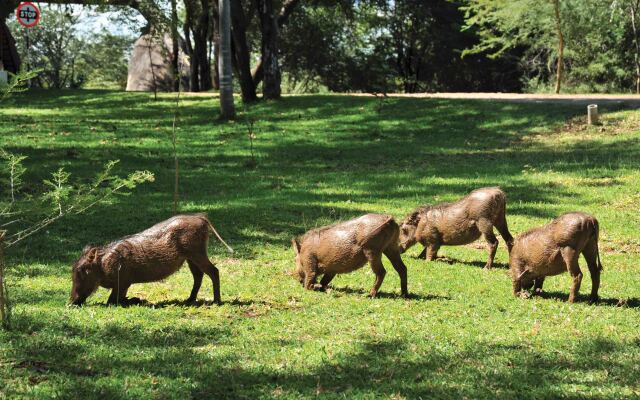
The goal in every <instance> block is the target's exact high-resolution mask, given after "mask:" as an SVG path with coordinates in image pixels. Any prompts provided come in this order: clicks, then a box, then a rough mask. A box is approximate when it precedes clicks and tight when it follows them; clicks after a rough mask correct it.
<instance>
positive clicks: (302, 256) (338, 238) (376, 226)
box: [292, 214, 409, 297]
mask: <svg viewBox="0 0 640 400" xmlns="http://www.w3.org/2000/svg"><path fill="white" fill-rule="evenodd" d="M398 233H399V230H398V224H397V223H396V221H395V220H394V219H393V217H392V216H390V215H381V214H367V215H363V216H362V217H359V218H355V219H352V220H350V221H346V222H342V223H338V224H335V225H330V226H325V227H322V228H318V229H313V230H310V231H309V232H307V233H305V234H304V235H303V236H302V237H301V238H296V239H293V240H292V244H293V249H294V251H295V253H296V270H295V273H294V274H295V275H296V276H297V278H298V279H299V281H300V283H302V284H303V286H304V287H305V288H306V289H325V288H326V287H327V285H329V282H331V280H332V279H333V277H334V276H336V274H344V273H347V272H351V271H355V270H356V269H358V268H361V267H362V266H364V264H365V263H366V262H367V261H369V264H370V265H371V269H372V270H373V272H374V273H375V274H376V281H375V284H374V285H373V288H372V289H371V293H370V295H371V297H375V296H376V294H377V293H378V289H380V285H382V281H383V280H384V276H385V274H386V271H385V269H384V266H383V265H382V254H384V255H386V256H387V258H388V259H389V261H391V264H392V265H393V268H395V270H396V271H397V272H398V275H400V289H401V292H402V295H403V296H405V297H406V296H408V295H409V292H408V291H407V267H406V266H405V265H404V263H403V262H402V258H401V257H400V249H399V248H398ZM322 274H324V276H323V277H322V280H321V281H320V284H319V285H318V284H316V278H317V277H318V275H322Z"/></svg>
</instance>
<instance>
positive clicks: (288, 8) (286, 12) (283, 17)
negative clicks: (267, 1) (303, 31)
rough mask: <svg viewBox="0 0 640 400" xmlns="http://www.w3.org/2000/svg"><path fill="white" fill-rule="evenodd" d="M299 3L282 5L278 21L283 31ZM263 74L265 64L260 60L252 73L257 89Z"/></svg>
mask: <svg viewBox="0 0 640 400" xmlns="http://www.w3.org/2000/svg"><path fill="white" fill-rule="evenodd" d="M299 2H300V0H286V1H285V2H284V4H283V5H282V9H281V10H280V14H279V15H278V21H277V22H278V29H282V27H283V26H284V25H285V24H286V23H287V22H288V21H289V17H290V16H291V13H292V12H293V10H294V9H295V8H296V6H297V5H298V3H299ZM256 3H258V2H256ZM263 72H264V71H263V64H262V60H260V61H259V62H258V65H256V68H255V69H254V70H253V73H252V76H253V84H254V85H255V86H256V87H257V86H258V85H259V84H260V82H262V79H263V78H264V73H263Z"/></svg>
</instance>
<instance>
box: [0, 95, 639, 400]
mask: <svg viewBox="0 0 640 400" xmlns="http://www.w3.org/2000/svg"><path fill="white" fill-rule="evenodd" d="M9 101H10V103H9V104H7V105H5V106H4V107H3V109H2V110H0V145H1V146H2V147H3V148H7V149H9V150H11V151H13V152H16V153H21V154H25V155H27V156H29V158H27V160H25V163H26V166H27V167H28V168H27V171H28V172H27V173H26V175H25V176H24V179H25V180H26V181H28V182H41V181H42V179H44V178H46V177H47V175H48V173H49V171H51V170H53V169H55V168H58V167H59V166H64V167H65V169H66V170H67V171H69V172H71V173H73V174H74V176H77V177H78V178H82V177H85V178H86V179H89V178H90V177H91V176H92V175H93V173H94V172H95V171H96V170H97V169H99V168H100V167H101V166H102V165H103V163H104V162H105V161H107V160H110V159H113V158H114V156H116V155H117V158H119V159H121V169H122V170H124V171H133V170H138V169H149V170H151V171H153V172H154V173H155V176H156V180H155V181H154V182H153V183H149V184H145V185H143V186H142V187H140V188H138V189H136V191H135V192H134V193H133V194H132V195H131V196H129V197H125V198H120V199H117V203H116V200H112V206H107V207H105V208H101V209H99V210H95V211H94V212H92V213H91V214H89V215H86V216H78V217H74V216H69V219H68V220H67V222H66V223H64V224H58V225H55V226H51V228H50V229H48V230H47V232H46V233H44V234H42V235H40V236H34V237H32V238H31V239H29V240H27V241H25V242H24V243H23V245H22V246H21V247H19V248H18V249H16V250H15V251H12V252H11V254H9V259H8V266H9V270H8V277H9V278H8V279H9V290H10V293H12V298H13V301H14V304H15V308H14V314H13V316H14V325H15V326H14V329H13V330H12V331H8V332H7V331H2V332H0V397H6V398H14V397H23V398H35V397H37V398H79V397H82V398H123V399H125V398H132V399H133V398H176V399H178V398H190V397H212V398H247V399H248V398H251V399H254V398H291V399H294V398H296V399H297V398H312V397H317V396H321V397H325V398H345V397H347V398H361V399H366V398H380V397H385V398H391V399H403V398H407V399H409V398H464V397H467V398H491V399H493V398H502V399H512V398H515V397H517V398H524V399H534V398H535V399H540V398H573V399H578V398H599V399H620V398H633V397H637V396H639V395H640V387H639V386H638V382H640V368H639V367H638V365H640V345H639V344H640V334H639V332H638V329H637V326H638V325H637V321H638V318H637V317H638V307H639V306H640V300H639V298H640V289H639V288H640V275H639V274H638V273H637V265H638V261H639V260H640V258H639V254H640V242H638V235H637V227H638V225H639V224H640V220H639V215H640V213H639V212H638V211H639V210H638V204H640V186H639V184H638V182H640V172H639V171H640V165H639V164H638V163H639V161H638V160H640V146H639V144H640V143H639V138H640V119H639V117H638V113H637V111H632V110H630V109H626V108H625V106H624V105H620V104H618V105H616V104H610V105H604V104H601V112H602V113H603V125H602V126H599V127H587V126H585V125H584V124H583V116H582V114H583V113H584V105H583V104H578V103H575V102H567V103H554V104H542V103H533V104H527V103H489V102H482V101H463V100H428V99H407V98H389V99H387V100H384V102H383V103H382V107H381V106H380V104H381V103H380V101H379V100H377V99H374V98H372V97H356V96H344V95H339V96H338V95H335V96H320V95H315V96H296V97H285V98H283V99H282V100H281V101H279V102H261V103H258V104H256V105H253V106H248V108H247V109H246V110H245V111H243V112H242V113H241V114H239V116H238V119H237V121H236V122H217V121H214V120H213V119H214V118H215V116H214V115H213V113H212V112H211V110H212V109H215V108H216V107H217V104H216V101H215V100H213V99H211V98H210V97H204V96H196V95H193V96H188V97H186V98H185V99H184V100H183V101H182V107H184V109H188V110H189V112H188V113H186V112H185V113H183V115H182V117H181V124H180V129H179V130H178V154H179V157H180V160H181V173H182V180H181V193H182V199H183V202H182V203H181V204H182V206H181V208H182V210H181V211H184V212H195V211H206V212H208V213H209V216H210V217H211V220H212V221H213V223H214V224H215V225H216V227H217V228H218V230H219V231H220V232H221V234H222V235H223V236H224V237H225V239H227V240H228V241H229V242H230V244H231V245H232V246H233V247H234V249H236V254H235V255H234V256H233V257H232V258H229V256H228V254H227V253H226V252H225V249H224V248H222V247H221V246H219V244H218V243H216V242H212V243H211V246H210V255H211V257H212V259H213V260H214V261H215V262H216V263H217V264H218V266H219V267H220V269H221V277H222V294H223V301H224V304H223V305H222V306H219V307H218V306H212V305H211V303H210V301H211V299H212V290H211V284H210V282H207V281H205V285H203V290H202V291H201V299H202V302H201V303H200V304H199V306H183V305H182V304H181V300H184V299H186V298H187V296H188V294H189V291H190V288H191V275H190V273H189V272H188V270H187V269H185V270H182V271H181V272H179V273H178V274H177V275H175V276H173V277H171V278H169V279H168V280H166V281H164V282H158V283H151V284H141V285H134V286H133V287H132V288H131V290H130V294H131V295H133V296H138V297H141V298H143V299H144V300H145V302H144V303H143V304H142V305H141V306H133V307H129V308H113V307H105V306H103V304H104V303H105V301H106V298H107V296H108V292H107V291H106V290H103V289H101V290H99V291H98V292H97V294H96V295H95V296H94V297H92V298H91V299H90V301H89V304H88V305H87V306H86V307H83V308H68V307H67V306H66V302H67V300H68V295H69V290H70V285H71V282H70V265H71V263H72V262H73V261H74V259H75V258H76V257H77V256H78V254H79V252H80V251H81V249H82V247H83V246H84V245H85V244H87V243H89V242H95V243H105V242H108V241H110V240H113V239H115V238H118V237H121V236H124V235H127V234H130V233H132V232H137V231H140V230H142V229H144V228H146V227H148V226H150V225H151V224H153V223H155V222H157V221H160V220H162V219H164V218H166V217H168V216H170V215H172V206H173V199H172V185H173V158H172V153H173V150H172V145H171V141H170V139H169V136H170V133H171V125H172V120H173V113H172V110H173V107H174V101H175V100H174V99H173V96H169V95H160V96H159V100H158V101H153V96H151V95H148V94H123V93H119V92H103V91H71V90H70V91H62V92H41V91H33V92H30V93H28V94H24V95H20V96H19V97H16V98H14V99H11V100H9ZM578 116H579V117H578ZM247 120H253V121H255V125H254V128H255V129H254V140H253V152H254V155H255V160H256V161H255V164H254V163H251V162H249V161H250V160H251V159H252V155H251V149H250V141H249V137H248V132H247V127H246V124H245V123H244V122H245V121H247ZM488 185H500V186H502V187H503V188H504V189H505V191H506V192H507V194H508V196H509V203H508V221H509V225H510V229H511V230H512V232H513V233H514V234H518V233H521V232H523V231H525V230H526V229H528V228H530V227H532V226H535V225H539V224H543V223H545V222H548V221H549V220H551V219H552V218H554V217H555V216H557V215H558V214H560V213H562V212H565V211H570V210H582V211H586V212H590V213H593V214H594V215H596V216H597V217H598V219H599V220H600V224H601V227H602V232H601V242H600V249H601V255H602V262H603V264H604V268H605V270H604V275H603V284H602V287H601V296H602V302H601V303H600V304H598V305H589V304H588V303H587V301H586V297H587V296H586V295H585V294H588V292H589V290H590V280H589V278H588V277H585V280H584V281H583V287H582V293H583V296H581V298H580V301H579V302H578V303H576V304H574V305H569V304H567V303H566V300H567V295H568V289H569V284H570V279H569V277H568V275H562V276H558V277H555V278H551V279H548V280H547V282H546V283H545V289H546V293H545V294H544V296H542V297H540V298H533V299H528V300H525V299H515V298H513V296H512V295H511V282H510V280H509V277H508V275H507V270H506V262H507V253H506V249H505V247H504V243H503V241H501V244H500V247H499V249H498V256H497V259H496V261H497V263H498V267H497V268H495V269H494V270H492V271H484V270H482V269H481V267H482V266H483V265H484V262H485V260H486V251H485V250H484V244H483V243H482V242H478V243H475V244H473V245H470V246H462V247H448V248H444V249H443V250H442V252H441V253H442V255H444V256H446V257H448V259H447V260H445V261H438V262H433V263H429V264H426V263H425V262H424V261H422V260H418V259H416V258H415V257H416V256H417V254H418V253H419V252H420V250H421V249H419V248H414V249H411V250H410V251H409V252H408V253H407V254H406V255H405V256H404V260H405V262H406V263H407V265H408V268H409V290H410V292H411V293H412V294H413V297H412V298H411V299H408V300H405V299H402V298H401V297H400V296H399V281H398V278H397V275H396V274H395V273H394V271H393V269H392V268H390V265H389V263H388V262H387V261H386V260H384V263H385V266H387V269H388V271H389V273H388V274H387V278H386V280H385V282H384V284H383V286H382V295H381V298H379V299H375V300H371V299H369V298H367V297H366V293H367V292H368V290H369V288H370V286H371V285H372V284H373V280H374V277H373V274H372V273H371V272H370V271H369V268H368V267H365V268H364V269H362V270H359V271H357V272H354V273H352V274H348V275H342V276H338V277H337V278H336V279H335V280H334V283H333V285H334V286H333V289H332V290H331V291H329V292H328V293H315V292H308V291H304V290H303V289H302V288H301V287H300V285H299V284H298V283H297V282H296V281H295V280H294V279H293V278H291V277H290V276H288V275H287V274H286V273H287V272H288V271H289V270H291V269H292V268H293V251H292V250H291V249H290V244H289V243H290V239H291V237H292V236H293V235H295V234H299V233H302V232H304V231H305V230H307V229H309V228H312V227H315V226H318V225H322V224H326V223H329V222H333V221H336V220H340V219H347V218H351V217H354V216H357V215H360V214H362V213H365V212H388V213H391V214H393V215H394V216H396V217H397V218H402V217H403V216H404V215H406V213H408V212H409V211H410V210H411V209H412V208H414V207H415V206H416V205H419V204H424V203H433V202H440V201H449V200H454V199H456V198H458V197H460V196H462V195H464V194H465V193H467V192H468V191H470V190H472V189H473V188H476V187H480V186H488ZM2 189H3V190H4V187H3V188H2ZM581 263H582V264H583V262H582V261H581ZM583 271H585V272H586V268H584V267H583Z"/></svg>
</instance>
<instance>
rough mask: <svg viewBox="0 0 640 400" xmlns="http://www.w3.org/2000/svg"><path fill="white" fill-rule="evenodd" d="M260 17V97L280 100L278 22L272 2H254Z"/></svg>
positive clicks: (256, 0) (258, 0) (268, 0)
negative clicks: (261, 81) (261, 79)
mask: <svg viewBox="0 0 640 400" xmlns="http://www.w3.org/2000/svg"><path fill="white" fill-rule="evenodd" d="M254 1H255V4H256V9H257V10H258V16H259V17H260V31H261V33H262V38H261V50H262V57H261V65H262V78H263V83H262V96H263V98H265V99H279V98H280V83H281V79H282V78H281V73H280V65H279V63H278V22H277V16H276V14H275V11H274V7H273V0H254Z"/></svg>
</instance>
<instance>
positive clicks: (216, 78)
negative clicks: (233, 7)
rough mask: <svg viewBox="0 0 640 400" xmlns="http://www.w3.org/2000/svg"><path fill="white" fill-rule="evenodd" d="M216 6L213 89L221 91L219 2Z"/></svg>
mask: <svg viewBox="0 0 640 400" xmlns="http://www.w3.org/2000/svg"><path fill="white" fill-rule="evenodd" d="M214 4H215V3H214ZM215 6H216V7H214V8H213V32H211V33H212V35H211V43H212V44H213V57H212V58H213V59H212V60H211V65H212V66H213V68H212V70H213V89H214V90H217V91H220V70H219V69H218V68H219V60H220V13H219V12H218V10H217V4H215Z"/></svg>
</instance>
